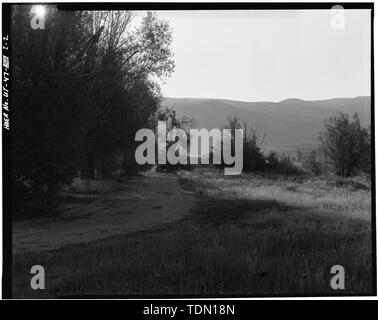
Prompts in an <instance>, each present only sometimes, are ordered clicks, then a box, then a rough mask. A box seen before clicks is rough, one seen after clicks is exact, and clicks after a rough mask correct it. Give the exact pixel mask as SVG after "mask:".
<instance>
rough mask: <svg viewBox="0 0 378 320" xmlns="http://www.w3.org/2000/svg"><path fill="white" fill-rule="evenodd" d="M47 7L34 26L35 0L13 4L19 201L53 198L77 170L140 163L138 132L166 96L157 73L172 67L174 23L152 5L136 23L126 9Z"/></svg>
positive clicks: (107, 171) (19, 205) (25, 205)
mask: <svg viewBox="0 0 378 320" xmlns="http://www.w3.org/2000/svg"><path fill="white" fill-rule="evenodd" d="M45 8H46V15H45V28H44V29H37V30H34V29H33V28H31V26H30V19H31V15H30V12H31V6H30V5H15V6H13V12H12V64H13V75H12V81H13V92H15V93H17V94H14V98H13V105H14V108H13V111H14V112H13V114H12V116H13V119H12V121H13V122H14V126H13V128H14V129H13V131H12V144H13V154H12V157H13V160H12V161H13V164H14V167H13V179H14V184H13V185H14V192H15V196H14V199H17V202H15V205H16V211H17V210H18V211H23V210H29V211H30V204H33V206H35V207H36V210H40V209H41V208H45V209H46V208H49V207H50V205H51V204H52V203H51V202H52V201H53V200H54V195H55V193H56V190H57V188H58V187H59V186H60V185H62V184H65V183H69V182H70V181H72V179H73V178H74V177H76V176H84V177H90V178H104V177H107V176H110V175H112V174H113V173H114V172H115V171H117V170H134V168H133V166H134V165H133V162H134V161H130V159H131V158H132V159H133V157H131V156H130V153H131V151H130V150H133V149H134V146H133V144H134V136H135V132H136V130H138V129H139V128H141V127H151V126H152V123H151V119H152V118H153V117H154V114H155V113H156V111H157V110H158V108H159V104H160V101H161V95H160V91H159V87H158V85H157V84H156V83H155V82H156V81H155V82H154V80H156V79H164V78H165V77H167V76H169V75H170V74H171V72H172V71H173V68H174V63H173V60H172V53H171V49H170V44H171V40H172V39H171V31H170V29H169V26H168V24H167V23H166V22H165V21H161V20H159V19H158V18H157V16H156V15H155V14H154V13H147V15H146V16H145V17H144V18H143V19H142V20H141V22H140V23H139V24H138V25H136V24H134V25H133V21H135V19H134V20H133V18H134V16H135V14H134V13H133V12H128V11H117V12H113V11H106V12H105V11H104V12H102V11H91V12H85V11H81V12H79V11H58V10H56V9H55V8H54V7H53V6H46V7H45ZM133 160H134V159H133Z"/></svg>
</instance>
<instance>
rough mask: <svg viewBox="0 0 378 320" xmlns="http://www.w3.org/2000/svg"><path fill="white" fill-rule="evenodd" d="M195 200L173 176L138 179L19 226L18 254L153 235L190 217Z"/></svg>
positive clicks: (16, 235)
mask: <svg viewBox="0 0 378 320" xmlns="http://www.w3.org/2000/svg"><path fill="white" fill-rule="evenodd" d="M193 203H194V195H193V194H192V193H191V192H189V191H186V190H184V189H183V188H182V186H181V185H180V184H179V181H178V178H177V177H176V176H174V175H168V174H149V175H146V176H142V177H136V178H132V179H131V180H130V182H128V183H127V184H125V188H124V189H122V190H121V191H117V192H115V193H112V194H110V195H105V196H100V197H98V198H97V199H95V200H94V201H92V202H90V203H87V204H77V205H75V206H71V208H69V209H67V210H66V211H65V212H64V213H63V214H62V215H59V217H54V218H38V219H33V220H28V221H22V222H17V223H14V224H13V254H14V255H15V254H20V253H26V252H38V251H45V250H52V249H58V248H61V247H63V246H66V245H72V244H79V243H85V242H89V241H93V240H98V239H102V238H105V237H109V236H115V235H124V234H129V233H132V232H136V231H142V230H151V229H155V228H159V227H162V226H164V225H167V224H170V223H173V222H176V221H178V220H180V219H182V218H183V217H184V216H186V215H187V214H188V213H189V212H190V209H191V207H192V205H193Z"/></svg>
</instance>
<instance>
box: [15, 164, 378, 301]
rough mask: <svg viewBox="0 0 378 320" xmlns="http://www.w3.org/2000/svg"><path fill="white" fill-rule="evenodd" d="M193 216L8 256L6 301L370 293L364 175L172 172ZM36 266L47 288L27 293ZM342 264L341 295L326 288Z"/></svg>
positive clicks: (368, 221)
mask: <svg viewBox="0 0 378 320" xmlns="http://www.w3.org/2000/svg"><path fill="white" fill-rule="evenodd" d="M177 175H178V177H179V179H180V182H181V184H182V186H183V187H184V189H186V190H188V191H191V192H194V193H195V194H196V196H197V201H196V204H195V206H194V208H193V209H192V212H191V214H190V215H189V216H187V218H185V219H183V220H181V221H180V222H179V223H175V224H172V225H170V226H167V227H165V228H161V229H159V230H154V231H148V232H147V231H141V232H137V233H135V234H132V235H127V236H117V237H109V238H106V239H105V240H97V241H93V242H89V243H86V244H82V245H75V246H67V247H65V248H61V249H58V250H53V251H45V252H41V253H37V254H36V253H33V254H32V253H28V254H20V255H15V256H14V257H13V295H14V297H18V298H21V297H22V298H26V297H29V298H48V297H62V296H70V295H88V294H93V295H98V294H122V295H202V296H205V295H214V294H217V295H224V296H230V295H232V294H239V295H246V296H249V295H302V294H303V295H306V294H311V295H314V294H326V295H344V294H371V293H373V260H372V238H371V234H372V233H371V186H370V182H369V179H368V178H367V177H357V178H353V179H352V178H350V179H338V178H335V177H330V176H320V177H314V176H309V175H291V176H289V175H280V174H271V173H253V174H242V175H240V176H224V175H223V171H217V170H209V169H196V170H192V171H179V172H178V173H177ZM34 264H41V265H43V266H45V270H46V289H45V290H39V291H33V290H31V289H30V285H29V282H30V273H28V270H30V267H31V266H32V265H34ZM333 265H342V266H343V267H344V268H345V290H336V291H335V290H333V289H332V288H331V286H330V280H331V277H332V275H331V274H330V270H331V267H332V266H333Z"/></svg>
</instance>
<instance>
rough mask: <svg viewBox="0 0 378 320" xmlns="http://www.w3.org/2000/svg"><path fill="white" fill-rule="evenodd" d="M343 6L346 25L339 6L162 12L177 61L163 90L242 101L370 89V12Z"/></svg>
mask: <svg viewBox="0 0 378 320" xmlns="http://www.w3.org/2000/svg"><path fill="white" fill-rule="evenodd" d="M344 12H345V14H344V28H338V29H335V28H333V25H332V23H336V24H337V23H338V24H337V26H339V27H340V26H342V22H340V21H341V20H340V19H339V18H340V16H339V17H338V18H335V15H336V14H339V13H340V12H338V13H336V12H335V11H331V10H290V11H289V10H276V11H274V10H268V11H261V10H260V11H253V10H248V11H158V12H157V14H158V16H159V17H160V18H162V19H164V20H167V21H168V22H169V24H170V26H171V28H172V33H173V42H172V50H173V52H174V60H175V64H176V67H175V71H174V73H173V74H172V76H171V77H170V78H168V79H167V80H166V83H165V84H162V85H161V87H162V92H163V95H164V96H167V97H177V98H185V97H186V98H219V99H234V100H242V101H281V100H284V99H287V98H299V99H303V100H320V99H329V98H336V97H355V96H360V95H370V10H344ZM332 19H333V20H332ZM335 19H339V20H337V21H338V22H337V21H336V20H335ZM335 21H336V22H335ZM340 23H341V24H340Z"/></svg>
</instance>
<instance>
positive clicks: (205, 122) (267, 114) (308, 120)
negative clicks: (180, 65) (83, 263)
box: [162, 96, 371, 147]
mask: <svg viewBox="0 0 378 320" xmlns="http://www.w3.org/2000/svg"><path fill="white" fill-rule="evenodd" d="M162 105H163V106H167V107H171V106H173V105H174V107H175V109H176V111H177V114H178V116H179V117H180V116H190V117H193V118H194V119H196V122H197V127H200V128H208V129H212V128H218V127H220V126H222V125H224V124H225V123H226V118H227V116H229V115H237V116H238V117H239V118H240V119H241V120H242V121H247V122H248V123H249V124H251V125H253V126H254V127H256V128H258V130H259V131H260V132H261V134H264V132H265V134H266V138H265V145H266V146H267V147H272V146H293V147H295V146H304V145H316V144H318V134H319V132H320V131H321V130H322V128H323V123H324V119H325V118H328V117H330V116H332V115H333V114H335V113H336V112H344V113H347V114H349V115H350V116H352V115H353V114H354V113H355V112H357V113H358V115H359V117H360V120H361V124H362V125H363V126H368V125H370V106H371V99H370V97H368V96H358V97H355V98H333V99H326V100H314V101H306V100H301V99H298V98H289V99H285V100H283V101H280V102H269V101H263V102H261V101H260V102H246V101H236V100H228V99H206V98H165V99H164V100H163V103H162Z"/></svg>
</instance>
